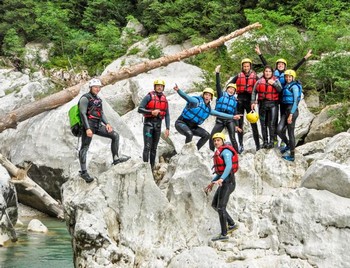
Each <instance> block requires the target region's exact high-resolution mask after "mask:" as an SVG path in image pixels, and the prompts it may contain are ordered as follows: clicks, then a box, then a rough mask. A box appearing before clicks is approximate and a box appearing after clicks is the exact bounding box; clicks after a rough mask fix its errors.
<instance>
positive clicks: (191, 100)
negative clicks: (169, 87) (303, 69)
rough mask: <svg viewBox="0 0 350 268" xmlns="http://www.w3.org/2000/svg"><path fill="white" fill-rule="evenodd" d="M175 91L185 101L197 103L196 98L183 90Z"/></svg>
mask: <svg viewBox="0 0 350 268" xmlns="http://www.w3.org/2000/svg"><path fill="white" fill-rule="evenodd" d="M177 93H178V94H179V95H180V96H181V98H183V99H185V100H186V101H187V102H191V103H198V100H197V99H196V98H194V97H191V96H188V95H187V94H186V93H185V92H183V91H182V90H181V89H179V90H178V91H177Z"/></svg>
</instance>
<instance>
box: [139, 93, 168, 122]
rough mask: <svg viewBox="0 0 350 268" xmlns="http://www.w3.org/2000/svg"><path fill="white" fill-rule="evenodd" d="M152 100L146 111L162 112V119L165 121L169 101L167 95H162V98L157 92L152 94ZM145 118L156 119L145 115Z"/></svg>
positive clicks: (150, 115)
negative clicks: (157, 110)
mask: <svg viewBox="0 0 350 268" xmlns="http://www.w3.org/2000/svg"><path fill="white" fill-rule="evenodd" d="M149 94H150V96H151V100H150V101H149V102H148V103H147V105H146V109H148V110H156V109H159V110H160V113H159V115H160V117H161V118H162V119H163V118H164V117H165V114H166V111H167V109H168V101H167V99H166V97H165V95H164V94H163V93H162V95H161V96H158V95H157V93H156V92H155V91H151V92H150V93H149ZM144 117H154V116H153V115H152V114H144Z"/></svg>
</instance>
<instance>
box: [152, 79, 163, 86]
mask: <svg viewBox="0 0 350 268" xmlns="http://www.w3.org/2000/svg"><path fill="white" fill-rule="evenodd" d="M153 85H162V86H165V81H164V80H162V79H157V80H154V82H153Z"/></svg>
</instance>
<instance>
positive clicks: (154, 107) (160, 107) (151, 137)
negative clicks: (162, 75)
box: [138, 79, 170, 170]
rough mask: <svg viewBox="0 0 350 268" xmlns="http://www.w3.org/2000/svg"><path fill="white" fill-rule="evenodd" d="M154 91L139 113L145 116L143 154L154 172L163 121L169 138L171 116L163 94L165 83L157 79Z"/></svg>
mask: <svg viewBox="0 0 350 268" xmlns="http://www.w3.org/2000/svg"><path fill="white" fill-rule="evenodd" d="M153 85H154V90H153V91H151V92H149V93H148V94H147V95H146V96H145V97H144V98H143V100H142V101H141V103H140V105H139V108H138V112H139V113H142V114H143V116H144V122H143V141H144V147H143V154H142V158H143V161H144V162H148V159H149V160H150V164H151V168H152V170H154V164H155V160H156V155H157V146H158V142H159V139H160V134H161V128H162V120H163V119H164V118H165V127H166V130H165V133H164V136H165V138H167V137H168V136H169V128H170V116H169V108H168V101H167V99H166V97H165V95H164V94H163V91H164V87H165V82H164V80H161V79H157V80H155V81H154V83H153Z"/></svg>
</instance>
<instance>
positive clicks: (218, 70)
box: [215, 65, 221, 73]
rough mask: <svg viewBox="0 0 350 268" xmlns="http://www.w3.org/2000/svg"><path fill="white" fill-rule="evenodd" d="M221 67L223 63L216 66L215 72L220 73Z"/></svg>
mask: <svg viewBox="0 0 350 268" xmlns="http://www.w3.org/2000/svg"><path fill="white" fill-rule="evenodd" d="M220 68H221V65H218V66H216V68H215V72H216V73H220Z"/></svg>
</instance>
